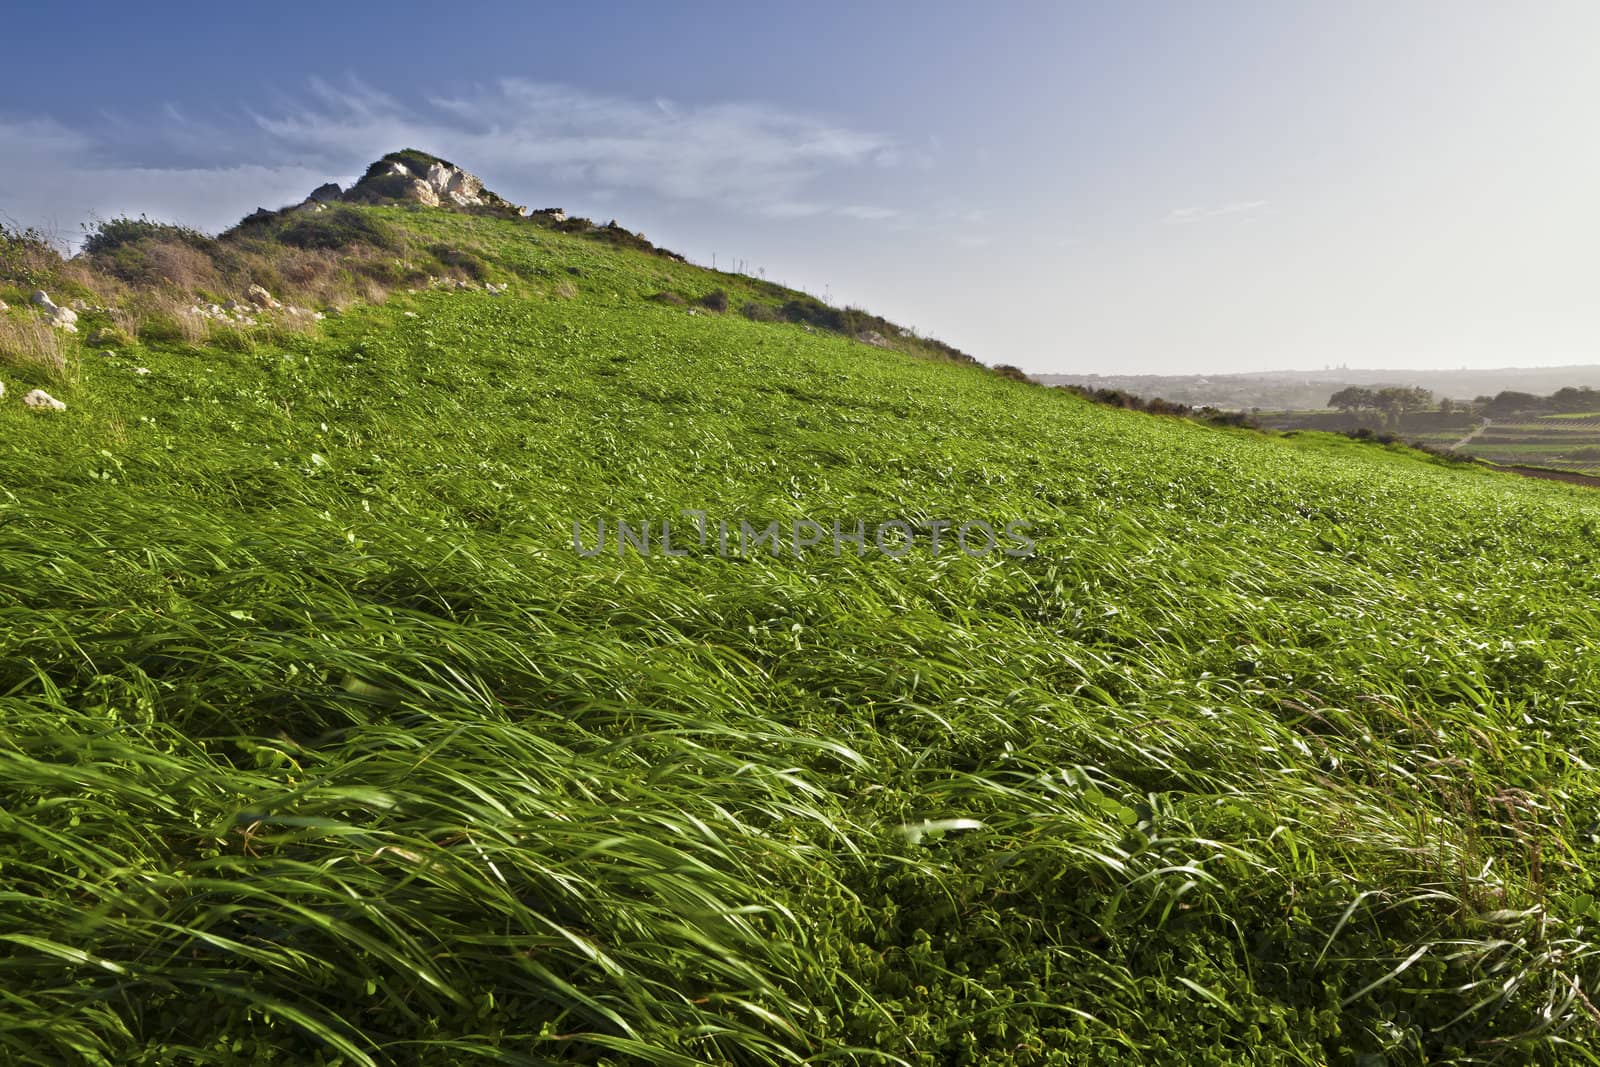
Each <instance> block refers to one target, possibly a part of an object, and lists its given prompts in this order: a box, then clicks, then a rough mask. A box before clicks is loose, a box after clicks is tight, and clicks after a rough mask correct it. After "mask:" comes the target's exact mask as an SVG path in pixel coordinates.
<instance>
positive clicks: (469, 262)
mask: <svg viewBox="0 0 1600 1067" xmlns="http://www.w3.org/2000/svg"><path fill="white" fill-rule="evenodd" d="M428 251H429V252H431V253H433V258H435V259H437V260H438V261H439V263H440V264H441V265H443V266H445V267H450V268H454V269H455V270H458V271H461V272H462V273H463V274H465V275H467V277H469V278H471V279H473V280H474V281H480V282H481V281H483V280H484V279H485V278H486V277H488V276H489V265H488V264H487V263H485V262H484V261H483V260H482V259H481V258H480V257H478V256H476V255H474V254H473V253H471V252H468V251H466V250H464V249H460V248H452V247H450V246H449V245H446V244H436V245H429V246H428Z"/></svg>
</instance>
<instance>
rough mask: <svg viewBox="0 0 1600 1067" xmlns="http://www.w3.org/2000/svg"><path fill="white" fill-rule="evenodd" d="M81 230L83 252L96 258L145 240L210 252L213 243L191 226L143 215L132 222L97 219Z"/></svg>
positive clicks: (214, 244)
mask: <svg viewBox="0 0 1600 1067" xmlns="http://www.w3.org/2000/svg"><path fill="white" fill-rule="evenodd" d="M84 231H85V234H86V236H85V237H84V239H83V250H84V252H85V253H87V254H88V255H91V256H96V257H99V256H104V255H106V254H108V253H111V252H115V251H117V250H118V249H120V248H124V247H126V246H128V245H135V244H141V243H144V242H148V241H158V242H170V243H176V244H182V245H188V246H189V247H191V248H196V249H199V250H201V251H210V250H211V249H212V248H214V247H215V246H216V243H217V242H216V239H215V238H212V237H209V236H207V235H206V234H203V233H201V232H200V231H199V230H196V229H193V228H192V227H189V226H180V225H178V224H177V223H172V222H157V221H155V220H154V219H151V218H149V217H148V216H145V215H140V216H139V217H138V218H136V219H130V218H128V217H126V216H122V217H119V218H114V219H103V220H98V221H96V222H94V223H93V224H92V225H85V226H84Z"/></svg>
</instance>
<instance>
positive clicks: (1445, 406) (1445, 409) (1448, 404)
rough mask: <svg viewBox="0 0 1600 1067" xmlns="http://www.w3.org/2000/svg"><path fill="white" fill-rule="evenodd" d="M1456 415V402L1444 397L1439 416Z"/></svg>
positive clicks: (1440, 403) (1440, 402)
mask: <svg viewBox="0 0 1600 1067" xmlns="http://www.w3.org/2000/svg"><path fill="white" fill-rule="evenodd" d="M1455 413H1456V402H1455V401H1454V400H1451V399H1450V398H1449V397H1444V398H1442V399H1441V400H1440V401H1439V414H1441V415H1454V414H1455Z"/></svg>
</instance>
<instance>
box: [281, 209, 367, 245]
mask: <svg viewBox="0 0 1600 1067" xmlns="http://www.w3.org/2000/svg"><path fill="white" fill-rule="evenodd" d="M277 239H278V240H279V241H280V242H281V243H283V244H286V245H290V246H292V247H294V248H305V249H318V248H329V249H331V248H349V247H351V246H352V245H368V246H370V247H372V248H381V249H392V248H394V247H395V246H396V244H397V241H396V238H395V234H394V230H393V228H392V227H390V226H389V225H388V224H386V223H384V222H380V221H379V220H377V219H375V218H372V217H371V216H370V215H367V214H365V213H364V212H361V211H357V210H355V209H354V208H348V207H335V208H329V209H327V210H326V211H308V212H301V213H299V214H296V215H295V216H293V219H292V221H290V222H289V223H288V224H287V225H285V226H284V227H283V229H282V230H280V231H279V232H278V234H277Z"/></svg>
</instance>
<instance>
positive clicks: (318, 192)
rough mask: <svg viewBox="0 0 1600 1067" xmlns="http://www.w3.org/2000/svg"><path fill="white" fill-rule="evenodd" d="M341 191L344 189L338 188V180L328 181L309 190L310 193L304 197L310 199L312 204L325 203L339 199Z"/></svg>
mask: <svg viewBox="0 0 1600 1067" xmlns="http://www.w3.org/2000/svg"><path fill="white" fill-rule="evenodd" d="M343 193H344V190H343V189H341V188H339V183H338V182H328V183H327V184H325V185H319V186H317V187H316V188H315V189H313V190H311V195H310V196H308V197H306V199H307V200H310V201H311V202H312V203H314V204H326V203H329V202H330V201H333V200H337V199H339V197H340V196H341V195H343Z"/></svg>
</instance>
